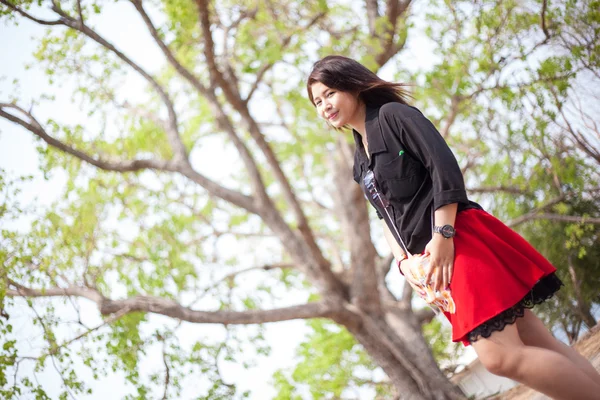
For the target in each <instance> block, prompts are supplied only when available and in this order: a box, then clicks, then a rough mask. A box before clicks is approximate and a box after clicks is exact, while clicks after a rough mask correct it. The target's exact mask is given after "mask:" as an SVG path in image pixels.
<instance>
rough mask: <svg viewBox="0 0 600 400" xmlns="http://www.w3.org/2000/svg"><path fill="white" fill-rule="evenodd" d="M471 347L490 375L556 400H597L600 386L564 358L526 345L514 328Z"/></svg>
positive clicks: (515, 327)
mask: <svg viewBox="0 0 600 400" xmlns="http://www.w3.org/2000/svg"><path fill="white" fill-rule="evenodd" d="M472 345H473V348H474V349H475V351H476V352H477V355H478V356H479V359H480V360H481V362H482V363H483V365H484V366H485V367H486V368H487V369H488V371H490V372H491V373H493V374H496V375H500V376H505V377H508V378H511V379H514V380H515V381H518V382H521V383H523V384H524V385H527V386H529V387H531V388H532V389H534V390H537V391H538V392H541V393H543V394H545V395H547V396H549V397H552V398H554V399H557V400H573V399H578V400H600V384H597V383H596V382H595V381H594V380H593V379H592V378H590V377H589V376H588V375H587V374H586V373H584V372H583V371H582V370H581V369H580V368H579V366H577V365H576V364H575V363H574V362H573V361H571V360H570V359H569V358H568V357H566V356H564V355H563V354H561V353H558V352H556V351H552V350H548V349H545V348H540V347H535V346H527V345H525V344H524V343H523V341H522V340H521V338H520V336H519V332H518V330H517V326H516V324H512V325H507V326H506V327H505V328H504V330H502V331H496V332H494V333H492V335H491V336H490V337H489V338H480V339H479V340H477V341H475V342H473V343H472Z"/></svg>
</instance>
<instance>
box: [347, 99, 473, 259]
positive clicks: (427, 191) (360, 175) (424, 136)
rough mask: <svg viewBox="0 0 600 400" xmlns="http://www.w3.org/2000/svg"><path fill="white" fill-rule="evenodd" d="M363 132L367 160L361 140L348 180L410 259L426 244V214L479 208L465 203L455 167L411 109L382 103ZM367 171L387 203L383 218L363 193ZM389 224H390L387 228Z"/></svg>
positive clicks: (427, 124) (433, 133) (368, 117)
mask: <svg viewBox="0 0 600 400" xmlns="http://www.w3.org/2000/svg"><path fill="white" fill-rule="evenodd" d="M365 130H366V133H367V143H368V145H369V155H370V160H369V158H367V154H366V152H365V148H364V146H363V143H362V138H361V135H360V134H359V133H358V132H356V131H353V133H354V140H355V142H356V152H355V153H354V170H353V173H354V180H355V181H356V182H357V183H359V184H360V186H361V188H362V190H363V192H364V193H365V196H366V197H367V199H368V200H369V202H370V203H371V205H372V206H373V207H375V209H376V210H377V216H378V217H379V218H380V219H381V218H382V217H383V216H386V218H385V220H386V223H387V224H388V226H389V227H390V231H391V232H392V234H393V235H394V237H395V238H396V240H397V241H399V238H398V235H397V234H396V232H395V229H394V228H393V226H390V224H392V223H394V224H395V226H396V227H397V229H398V231H399V232H400V235H401V236H402V239H403V240H404V243H405V244H406V245H407V247H408V249H409V251H410V252H411V253H413V254H415V253H416V254H418V253H421V252H422V251H423V250H424V249H425V246H426V245H427V243H428V242H429V241H430V240H431V237H432V236H431V235H432V232H431V227H432V226H431V212H432V207H433V209H434V210H437V209H438V208H440V207H442V206H444V205H446V204H451V203H458V211H459V212H460V211H463V210H466V209H469V208H481V206H479V204H477V203H475V202H472V201H469V199H468V198H467V192H466V190H465V183H464V179H463V176H462V172H461V170H460V168H459V166H458V162H457V161H456V158H455V157H454V154H452V151H451V150H450V148H449V147H448V145H447V144H446V142H445V141H444V138H442V136H441V135H440V133H439V132H438V131H437V129H435V127H434V126H433V124H432V123H431V122H430V121H429V120H428V119H427V118H425V117H424V116H423V114H421V112H420V111H419V110H418V109H417V108H415V107H412V106H408V105H404V104H401V103H387V104H385V105H383V106H381V107H380V108H370V107H367V109H366V119H365ZM369 170H371V171H373V173H374V177H375V181H376V182H377V186H378V188H379V190H380V192H381V194H382V196H383V197H384V198H385V199H386V200H387V202H389V206H388V207H387V212H388V213H389V215H390V217H391V220H390V219H388V218H387V215H388V213H386V212H385V211H386V209H384V208H383V207H382V206H381V204H380V203H379V202H376V201H374V199H373V197H372V196H371V195H370V194H369V191H368V190H367V188H366V187H365V184H364V177H365V175H366V174H367V172H369ZM392 221H393V222H392Z"/></svg>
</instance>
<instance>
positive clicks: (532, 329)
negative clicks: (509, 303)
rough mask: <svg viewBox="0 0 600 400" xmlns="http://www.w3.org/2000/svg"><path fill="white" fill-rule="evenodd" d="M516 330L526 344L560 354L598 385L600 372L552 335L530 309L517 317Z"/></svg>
mask: <svg viewBox="0 0 600 400" xmlns="http://www.w3.org/2000/svg"><path fill="white" fill-rule="evenodd" d="M517 330H518V332H519V337H520V338H521V340H522V341H523V343H524V344H525V345H526V346H535V347H541V348H543V349H548V350H552V351H555V352H557V353H560V354H562V355H563V356H565V357H567V358H568V359H569V360H571V361H572V362H573V363H574V364H575V365H577V366H578V367H579V369H581V370H582V371H583V372H585V373H586V374H587V375H588V376H589V377H590V378H592V379H593V380H594V382H596V383H597V384H599V385H600V373H598V371H596V369H595V368H594V366H593V365H592V363H590V362H589V361H588V359H587V358H585V357H584V356H582V355H581V354H579V353H578V352H577V351H576V350H575V349H574V348H572V347H571V346H567V345H566V344H564V343H563V342H561V341H560V340H558V339H556V338H555V337H554V336H552V334H551V333H550V331H549V330H548V328H546V326H545V325H544V323H543V322H542V321H541V320H540V319H539V318H538V317H537V316H536V315H535V314H534V313H533V312H531V311H530V310H525V315H524V316H523V318H518V319H517Z"/></svg>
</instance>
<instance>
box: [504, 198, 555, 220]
mask: <svg viewBox="0 0 600 400" xmlns="http://www.w3.org/2000/svg"><path fill="white" fill-rule="evenodd" d="M564 199H565V195H561V196H558V197H556V198H554V199H552V200H550V201H548V202H546V203H545V204H543V205H541V206H540V207H538V208H535V209H533V210H531V211H530V212H528V213H527V214H524V215H522V216H520V217H518V218H515V219H513V220H510V221H508V222H507V223H506V225H508V226H510V227H515V226H517V225H519V224H522V223H523V222H527V221H529V220H532V219H536V215H538V214H539V213H540V212H543V211H545V210H547V209H549V208H551V207H552V206H554V205H556V204H558V203H560V202H561V201H563V200H564Z"/></svg>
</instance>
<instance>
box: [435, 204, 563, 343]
mask: <svg viewBox="0 0 600 400" xmlns="http://www.w3.org/2000/svg"><path fill="white" fill-rule="evenodd" d="M455 228H456V236H455V237H454V251H455V258H454V273H453V276H452V279H451V282H450V290H451V293H452V298H453V299H454V302H455V304H456V312H455V313H454V314H449V313H444V314H445V315H446V317H447V318H448V320H449V321H450V323H451V324H452V341H453V342H459V341H461V342H463V343H464V344H465V345H468V344H470V340H469V338H470V337H471V338H472V337H473V336H472V335H471V336H469V333H470V332H471V331H473V330H475V329H476V328H481V327H485V325H486V324H485V323H486V322H487V321H488V320H490V319H493V318H494V317H496V318H504V317H505V315H504V314H503V313H505V314H506V313H509V314H510V311H511V309H513V310H514V308H515V307H516V308H517V309H518V308H520V313H521V316H522V313H523V308H522V306H520V304H521V303H522V302H523V301H525V300H526V299H527V298H529V297H531V296H532V293H534V294H535V293H536V289H537V291H538V292H540V286H544V284H545V282H546V283H547V282H548V281H549V279H548V278H552V279H550V281H551V285H550V288H549V289H544V288H541V289H542V290H541V295H539V293H538V294H537V299H534V301H533V302H531V301H530V302H529V303H531V304H533V303H539V302H541V301H544V300H545V299H546V298H548V297H550V296H552V294H554V292H556V290H558V288H559V287H560V285H561V284H562V283H561V282H560V280H558V278H556V277H555V275H554V272H555V271H556V268H554V266H553V265H552V264H550V262H549V261H548V260H546V259H545V258H544V256H542V255H541V254H540V253H538V252H537V251H536V250H535V249H534V248H533V247H532V246H531V245H530V244H529V243H528V242H527V241H526V240H525V239H523V238H522V237H521V236H520V235H519V234H517V233H516V232H515V231H513V230H512V229H510V228H509V227H508V226H506V225H504V224H503V223H502V222H501V221H500V220H498V219H497V218H495V217H493V216H492V215H490V214H488V213H487V212H485V211H483V210H479V209H469V210H465V211H461V212H459V213H458V214H457V215H456V222H455ZM540 280H541V281H540ZM531 306H533V305H531ZM525 307H528V305H527V304H525ZM517 312H518V310H517ZM517 316H519V315H517ZM508 317H509V318H510V317H511V315H508ZM515 318H516V317H514V316H513V318H512V321H508V322H507V323H514V319H515ZM490 325H491V324H490ZM495 326H496V327H497V324H495ZM503 327H504V325H501V327H500V329H502V328H503ZM493 330H498V328H495V329H493ZM490 333H491V332H490ZM484 337H485V335H484Z"/></svg>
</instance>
